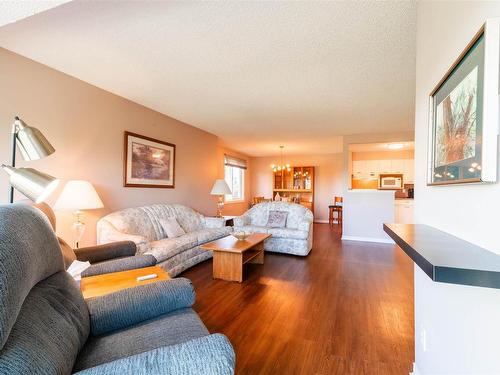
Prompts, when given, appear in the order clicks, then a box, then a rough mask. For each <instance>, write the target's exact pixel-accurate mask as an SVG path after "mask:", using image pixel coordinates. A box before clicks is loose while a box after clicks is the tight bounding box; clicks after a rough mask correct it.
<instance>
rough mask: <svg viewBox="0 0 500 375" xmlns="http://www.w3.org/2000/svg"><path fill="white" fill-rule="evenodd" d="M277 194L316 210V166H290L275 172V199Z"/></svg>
mask: <svg viewBox="0 0 500 375" xmlns="http://www.w3.org/2000/svg"><path fill="white" fill-rule="evenodd" d="M276 194H279V195H280V197H281V198H287V199H288V200H289V201H290V202H294V203H299V204H301V205H303V206H305V207H307V208H309V209H310V210H311V211H312V212H314V167H290V171H288V170H287V169H284V170H281V171H276V172H273V199H275V197H276Z"/></svg>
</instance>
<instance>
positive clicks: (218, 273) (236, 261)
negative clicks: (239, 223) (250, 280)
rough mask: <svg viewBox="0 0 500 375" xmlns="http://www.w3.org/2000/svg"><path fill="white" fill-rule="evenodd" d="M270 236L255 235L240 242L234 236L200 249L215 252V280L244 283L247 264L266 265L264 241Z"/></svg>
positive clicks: (263, 234)
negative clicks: (245, 265)
mask: <svg viewBox="0 0 500 375" xmlns="http://www.w3.org/2000/svg"><path fill="white" fill-rule="evenodd" d="M269 237H271V235H270V234H265V233H253V234H251V235H249V236H248V237H247V238H246V239H245V240H243V241H238V239H237V238H236V237H234V236H232V235H229V236H227V237H224V238H221V239H218V240H216V241H212V242H208V243H206V244H204V245H201V246H200V247H201V248H202V249H204V250H208V251H213V253H214V259H213V278H214V279H222V280H226V281H238V282H240V283H241V282H242V281H243V265H244V264H245V263H257V264H264V241H265V240H266V239H268V238H269Z"/></svg>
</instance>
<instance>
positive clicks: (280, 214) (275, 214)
mask: <svg viewBox="0 0 500 375" xmlns="http://www.w3.org/2000/svg"><path fill="white" fill-rule="evenodd" d="M287 216H288V212H286V211H269V216H268V218H267V225H266V226H267V227H271V228H284V227H285V225H286V218H287Z"/></svg>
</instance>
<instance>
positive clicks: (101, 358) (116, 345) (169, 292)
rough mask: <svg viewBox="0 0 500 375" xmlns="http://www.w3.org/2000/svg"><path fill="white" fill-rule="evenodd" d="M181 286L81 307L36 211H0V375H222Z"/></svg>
mask: <svg viewBox="0 0 500 375" xmlns="http://www.w3.org/2000/svg"><path fill="white" fill-rule="evenodd" d="M194 297H195V295H194V290H193V288H192V286H191V283H190V282H189V280H187V279H182V278H179V279H174V280H168V281H162V282H157V283H152V284H147V285H144V286H140V287H136V288H132V289H126V290H123V291H120V292H117V293H113V294H108V295H106V296H102V297H96V298H92V299H90V300H87V301H84V300H83V297H82V294H81V293H80V290H79V288H78V286H77V284H76V283H75V282H74V280H73V279H72V278H71V277H70V276H69V274H68V273H67V272H65V271H64V264H63V259H62V255H61V252H60V250H59V245H58V242H57V238H56V236H55V235H54V232H53V230H52V229H51V227H50V225H49V222H48V220H47V218H46V217H44V216H43V215H42V214H41V213H40V212H39V211H38V210H36V209H35V208H33V207H28V206H25V205H3V206H0V374H13V375H17V374H23V375H24V374H43V375H45V374H47V375H49V374H71V373H73V372H78V373H79V374H81V375H93V374H120V375H125V374H158V375H159V374H232V373H233V372H234V352H233V349H232V347H231V344H230V343H229V341H228V340H227V338H226V337H225V336H223V335H220V334H213V335H210V334H209V333H208V331H207V329H206V328H205V326H204V325H203V323H202V322H201V320H200V319H199V318H198V316H197V315H196V313H195V312H194V311H193V310H192V309H191V308H190V306H191V305H192V304H193V303H194Z"/></svg>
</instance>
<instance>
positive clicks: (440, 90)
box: [427, 19, 500, 185]
mask: <svg viewBox="0 0 500 375" xmlns="http://www.w3.org/2000/svg"><path fill="white" fill-rule="evenodd" d="M499 35H500V28H499V23H498V21H497V20H494V19H493V20H488V21H487V22H486V23H485V24H484V25H483V27H482V28H481V30H479V32H478V33H477V34H476V36H475V37H474V38H473V39H472V41H471V42H470V43H469V45H468V46H467V47H466V49H465V50H464V51H463V52H462V54H461V55H460V57H459V58H458V59H457V60H456V61H455V63H454V64H453V65H452V67H451V68H450V69H449V70H448V72H447V73H446V75H445V76H444V77H443V79H442V80H441V81H440V82H439V83H438V85H437V86H436V88H435V89H434V90H433V91H432V92H431V94H430V103H429V104H430V105H429V107H430V110H429V148H428V151H429V152H428V163H429V165H428V174H427V184H428V185H448V184H463V183H470V182H476V183H478V182H495V181H496V178H497V176H496V174H497V137H498V129H499V116H498V108H499V103H498V100H499V94H498V79H499V53H500V38H499Z"/></svg>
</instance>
